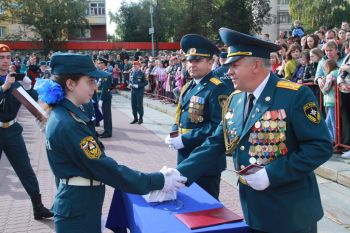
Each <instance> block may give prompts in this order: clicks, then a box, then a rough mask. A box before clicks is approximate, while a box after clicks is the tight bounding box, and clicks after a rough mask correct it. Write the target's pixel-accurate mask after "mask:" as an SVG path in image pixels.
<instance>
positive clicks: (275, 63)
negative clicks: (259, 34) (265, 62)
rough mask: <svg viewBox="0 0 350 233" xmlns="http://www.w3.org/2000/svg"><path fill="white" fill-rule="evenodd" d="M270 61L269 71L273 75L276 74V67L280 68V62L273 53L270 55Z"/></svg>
mask: <svg viewBox="0 0 350 233" xmlns="http://www.w3.org/2000/svg"><path fill="white" fill-rule="evenodd" d="M270 59H271V71H272V72H273V73H276V70H277V68H278V67H280V66H281V64H282V63H281V60H280V59H279V56H278V54H277V53H275V52H273V53H271V55H270Z"/></svg>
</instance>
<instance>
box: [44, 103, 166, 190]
mask: <svg viewBox="0 0 350 233" xmlns="http://www.w3.org/2000/svg"><path fill="white" fill-rule="evenodd" d="M89 121H90V119H89V118H88V117H87V114H86V113H84V112H83V111H82V110H81V108H79V107H76V106H75V105H73V103H72V102H70V101H69V100H68V99H63V100H62V101H61V102H60V103H59V104H58V105H57V106H56V107H55V108H54V109H53V110H52V112H51V113H50V117H49V119H48V122H47V126H46V150H47V155H48V160H49V163H50V166H51V169H52V171H53V173H54V175H55V176H56V178H69V177H73V176H81V177H85V178H87V179H94V180H98V181H101V182H103V183H105V184H107V185H110V186H112V187H114V188H120V189H121V190H123V191H125V192H131V193H138V194H146V193H149V192H150V191H151V190H154V189H161V188H163V185H164V178H163V175H162V174H161V173H150V174H145V173H141V172H137V171H134V170H131V169H129V168H127V167H125V166H123V165H119V164H118V163H117V162H116V161H115V160H113V159H111V158H110V157H108V156H106V155H105V153H104V151H103V150H101V148H100V146H99V145H98V143H97V139H96V137H94V136H92V135H93V134H92V133H91V131H90V128H89V126H88V122H89Z"/></svg>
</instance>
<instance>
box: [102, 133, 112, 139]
mask: <svg viewBox="0 0 350 233" xmlns="http://www.w3.org/2000/svg"><path fill="white" fill-rule="evenodd" d="M110 137H112V135H111V134H109V133H103V134H101V135H100V137H99V138H110Z"/></svg>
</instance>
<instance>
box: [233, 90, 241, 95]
mask: <svg viewBox="0 0 350 233" xmlns="http://www.w3.org/2000/svg"><path fill="white" fill-rule="evenodd" d="M241 92H242V91H240V90H235V91H234V92H233V93H232V95H236V94H239V93H241Z"/></svg>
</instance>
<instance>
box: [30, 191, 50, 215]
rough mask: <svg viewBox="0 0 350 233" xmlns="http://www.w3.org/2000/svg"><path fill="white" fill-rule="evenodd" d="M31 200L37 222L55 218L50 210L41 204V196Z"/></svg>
mask: <svg viewBox="0 0 350 233" xmlns="http://www.w3.org/2000/svg"><path fill="white" fill-rule="evenodd" d="M31 200H32V204H33V213H34V219H35V220H40V219H43V218H51V217H53V213H52V212H51V211H50V210H49V209H47V208H46V207H45V206H44V205H43V203H42V202H41V195H40V194H38V195H36V196H34V197H32V198H31Z"/></svg>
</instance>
